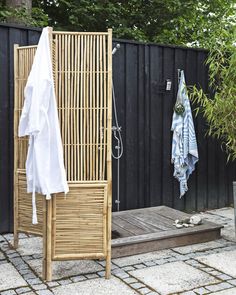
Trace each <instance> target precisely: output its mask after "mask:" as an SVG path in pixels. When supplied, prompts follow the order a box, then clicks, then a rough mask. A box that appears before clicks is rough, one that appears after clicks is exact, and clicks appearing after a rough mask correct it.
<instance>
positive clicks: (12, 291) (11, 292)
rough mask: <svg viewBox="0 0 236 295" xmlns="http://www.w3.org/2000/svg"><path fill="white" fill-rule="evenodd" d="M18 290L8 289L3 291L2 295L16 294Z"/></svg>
mask: <svg viewBox="0 0 236 295" xmlns="http://www.w3.org/2000/svg"><path fill="white" fill-rule="evenodd" d="M14 294H16V292H15V291H14V290H8V291H3V292H1V295H14Z"/></svg>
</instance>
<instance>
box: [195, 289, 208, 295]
mask: <svg viewBox="0 0 236 295" xmlns="http://www.w3.org/2000/svg"><path fill="white" fill-rule="evenodd" d="M193 291H194V292H195V293H197V294H199V295H205V294H209V293H210V291H209V290H207V289H206V288H204V287H201V288H197V289H194V290H193Z"/></svg>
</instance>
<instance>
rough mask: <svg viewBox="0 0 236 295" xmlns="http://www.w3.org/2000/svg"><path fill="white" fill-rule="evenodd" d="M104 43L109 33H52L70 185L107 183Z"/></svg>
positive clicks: (106, 72) (56, 85)
mask: <svg viewBox="0 0 236 295" xmlns="http://www.w3.org/2000/svg"><path fill="white" fill-rule="evenodd" d="M107 39H108V33H100V34H96V33H94V34H92V33H87V34H86V33H63V32H53V45H54V46H53V47H54V48H53V60H54V62H53V68H54V77H55V90H56V97H57V105H58V115H59V121H60V127H61V135H62V142H63V148H64V161H65V167H66V171H67V179H68V181H86V180H88V181H90V180H106V179H107V173H106V172H107V169H106V167H107V166H106V163H107V162H106V160H107V127H108V98H109V99H110V97H109V96H108V87H109V86H108V55H107V51H108V42H107ZM110 75H111V73H110Z"/></svg>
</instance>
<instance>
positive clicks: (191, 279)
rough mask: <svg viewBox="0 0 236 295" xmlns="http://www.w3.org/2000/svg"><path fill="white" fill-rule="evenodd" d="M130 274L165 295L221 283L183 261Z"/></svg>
mask: <svg viewBox="0 0 236 295" xmlns="http://www.w3.org/2000/svg"><path fill="white" fill-rule="evenodd" d="M130 273H131V275H132V276H134V277H136V278H137V279H138V280H139V281H141V282H143V283H144V284H145V285H147V286H149V287H151V288H152V289H154V290H155V291H157V292H158V293H161V294H164V295H165V294H169V293H178V292H184V291H188V290H192V289H194V288H198V287H201V286H204V285H207V284H212V283H217V282H219V280H218V279H216V278H214V277H212V276H210V275H208V274H206V273H205V272H203V271H201V270H198V269H196V268H194V267H192V266H190V265H188V264H186V263H184V262H182V261H178V262H170V263H167V264H163V265H158V266H153V267H148V268H145V269H140V270H134V271H131V272H130Z"/></svg>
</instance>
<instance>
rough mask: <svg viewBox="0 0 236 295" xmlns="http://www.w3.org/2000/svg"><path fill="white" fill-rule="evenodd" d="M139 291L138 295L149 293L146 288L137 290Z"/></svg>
mask: <svg viewBox="0 0 236 295" xmlns="http://www.w3.org/2000/svg"><path fill="white" fill-rule="evenodd" d="M138 291H139V293H141V294H148V293H150V291H151V290H150V289H148V288H141V289H139V290H138Z"/></svg>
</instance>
